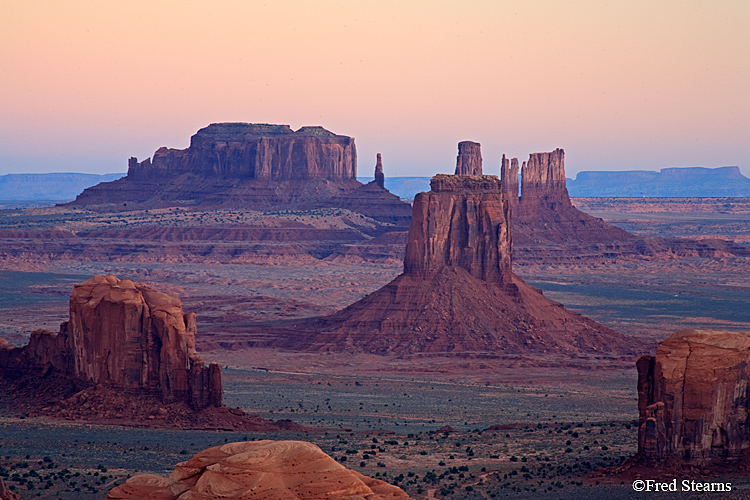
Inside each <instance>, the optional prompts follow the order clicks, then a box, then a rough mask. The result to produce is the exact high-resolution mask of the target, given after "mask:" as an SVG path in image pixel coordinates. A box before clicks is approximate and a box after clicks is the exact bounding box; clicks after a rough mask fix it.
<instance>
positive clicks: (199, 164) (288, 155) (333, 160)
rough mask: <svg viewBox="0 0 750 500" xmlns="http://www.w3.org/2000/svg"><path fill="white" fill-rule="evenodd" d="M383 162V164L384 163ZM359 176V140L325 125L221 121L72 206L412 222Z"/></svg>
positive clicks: (132, 164)
mask: <svg viewBox="0 0 750 500" xmlns="http://www.w3.org/2000/svg"><path fill="white" fill-rule="evenodd" d="M381 166H382V165H381ZM375 187H377V189H371V188H367V186H363V185H362V183H360V182H359V181H357V151H356V147H355V145H354V139H353V138H351V137H347V136H344V135H337V134H334V133H332V132H330V131H328V130H326V129H324V128H322V127H302V128H300V129H299V130H297V131H293V130H292V129H291V128H290V127H289V126H288V125H269V124H255V123H214V124H211V125H209V126H208V127H205V128H202V129H201V130H199V131H198V132H197V133H196V134H195V135H194V136H193V137H192V138H191V139H190V147H189V148H187V149H168V148H164V147H163V148H160V149H159V150H157V151H156V152H155V153H154V156H153V159H152V158H147V159H146V160H143V161H140V162H139V161H138V160H137V159H136V158H131V159H130V160H129V162H128V175H127V176H126V177H124V178H122V179H120V180H117V181H114V182H107V183H101V184H98V185H96V186H93V187H91V188H88V189H86V190H85V191H84V192H83V193H81V194H80V195H79V196H78V197H77V198H76V200H75V201H74V202H72V205H77V206H80V205H83V206H92V205H98V206H104V207H108V208H109V209H120V210H122V209H132V208H154V207H168V206H183V207H202V208H206V207H237V208H248V209H253V210H270V209H295V210H309V209H314V208H346V209H350V210H354V211H357V212H359V213H362V214H364V215H367V216H370V217H373V218H375V219H376V220H378V221H381V222H386V223H389V224H396V225H402V226H404V227H405V226H406V225H407V224H408V219H409V206H408V205H407V204H405V203H403V202H401V201H400V200H399V198H398V197H397V196H395V195H392V194H391V193H390V192H388V191H387V190H386V189H385V188H384V186H383V185H382V183H377V184H376V185H375Z"/></svg>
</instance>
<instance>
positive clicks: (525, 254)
mask: <svg viewBox="0 0 750 500" xmlns="http://www.w3.org/2000/svg"><path fill="white" fill-rule="evenodd" d="M459 156H460V154H459ZM480 162H481V158H480ZM500 170H501V177H502V179H503V186H502V189H503V192H504V193H506V195H507V197H508V200H509V202H510V204H511V207H512V210H513V243H514V256H515V258H516V260H517V261H519V262H523V263H526V264H529V263H542V262H566V261H574V262H575V261H584V262H586V261H592V260H595V261H608V260H614V259H618V258H623V257H625V258H632V257H638V258H647V259H654V258H656V259H664V258H675V257H680V256H683V257H724V256H728V255H743V256H745V255H750V249H748V248H747V247H745V246H743V245H740V244H737V243H734V242H731V241H725V240H720V239H702V240H691V239H686V238H641V237H638V236H636V235H634V234H631V233H628V232H627V231H624V230H622V229H620V228H618V227H615V226H611V225H609V224H607V223H606V222H604V221H603V220H602V219H599V218H596V217H592V216H590V215H588V214H586V213H584V212H581V211H580V210H578V209H577V208H575V207H574V206H573V204H572V203H571V201H570V196H569V195H568V190H567V188H566V186H565V152H564V151H563V150H562V149H556V150H554V151H552V152H549V153H532V154H530V155H529V159H528V161H525V162H523V164H522V165H521V167H520V169H519V164H518V159H517V158H513V159H507V158H506V157H505V155H503V157H502V161H501V165H500ZM519 172H520V176H521V183H520V186H519V182H518V176H519ZM519 191H520V193H519Z"/></svg>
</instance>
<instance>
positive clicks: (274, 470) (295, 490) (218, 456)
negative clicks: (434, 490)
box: [107, 440, 410, 500]
mask: <svg viewBox="0 0 750 500" xmlns="http://www.w3.org/2000/svg"><path fill="white" fill-rule="evenodd" d="M157 498H158V499H161V500H176V499H178V498H185V499H187V498H192V499H199V498H200V499H209V498H224V499H227V500H240V499H247V500H250V499H256V500H276V499H289V500H292V499H294V500H318V499H322V498H325V499H329V500H365V499H367V500H386V499H388V500H409V498H410V497H409V496H408V495H407V494H406V493H405V492H404V491H403V490H402V489H401V488H399V487H398V486H393V485H391V484H388V483H386V482H385V481H381V480H379V479H373V478H371V477H368V476H365V475H363V474H360V473H359V472H356V471H353V470H350V469H347V468H345V467H344V466H342V465H341V464H339V463H338V462H336V461H335V460H334V459H333V458H331V457H330V456H328V455H326V454H325V453H324V452H323V451H322V450H321V449H320V448H318V447H317V446H315V445H314V444H312V443H308V442H305V441H269V440H263V441H246V442H240V443H228V444H225V445H222V446H216V447H214V448H209V449H207V450H204V451H202V452H200V453H198V454H197V455H195V456H193V457H192V458H191V459H190V460H188V461H186V462H182V463H180V464H177V467H175V470H174V472H172V474H171V475H170V476H169V477H168V478H167V477H162V476H157V475H154V474H141V475H138V476H133V477H132V478H130V479H128V480H127V481H126V482H125V484H123V485H121V486H118V487H116V488H114V489H113V490H111V491H110V492H109V494H108V495H107V499H109V500H126V499H127V500H136V499H144V500H145V499H157Z"/></svg>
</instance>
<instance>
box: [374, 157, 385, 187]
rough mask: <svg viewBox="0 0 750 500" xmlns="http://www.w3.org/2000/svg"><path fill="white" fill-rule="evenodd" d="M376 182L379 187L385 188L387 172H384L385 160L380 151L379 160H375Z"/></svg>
mask: <svg viewBox="0 0 750 500" xmlns="http://www.w3.org/2000/svg"><path fill="white" fill-rule="evenodd" d="M375 184H377V185H378V187H379V188H381V189H385V174H384V173H383V161H382V159H381V158H380V153H378V160H377V162H375Z"/></svg>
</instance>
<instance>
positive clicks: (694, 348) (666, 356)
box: [636, 330, 750, 465]
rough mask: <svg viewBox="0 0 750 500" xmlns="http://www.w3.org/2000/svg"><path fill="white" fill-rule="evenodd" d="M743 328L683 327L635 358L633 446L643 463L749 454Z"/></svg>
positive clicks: (748, 346)
mask: <svg viewBox="0 0 750 500" xmlns="http://www.w3.org/2000/svg"><path fill="white" fill-rule="evenodd" d="M749 363H750V332H728V331H721V330H682V331H679V332H676V333H674V334H672V335H671V336H670V337H669V338H667V339H666V340H664V341H662V342H661V343H660V344H659V347H658V348H657V350H656V355H655V356H642V357H641V358H640V359H639V360H638V362H637V364H636V365H637V367H638V411H639V414H640V417H639V421H640V426H639V430H638V454H639V457H640V458H641V459H642V460H644V461H645V462H646V463H656V462H664V461H670V460H672V461H678V462H679V461H682V462H689V463H694V464H696V465H710V464H720V463H728V462H737V461H745V462H746V461H747V460H748V458H750V454H749V452H750V422H749V421H748V415H749V414H750V400H749V399H748V378H749V377H750V372H749V371H748V370H749V369H748V364H749Z"/></svg>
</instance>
